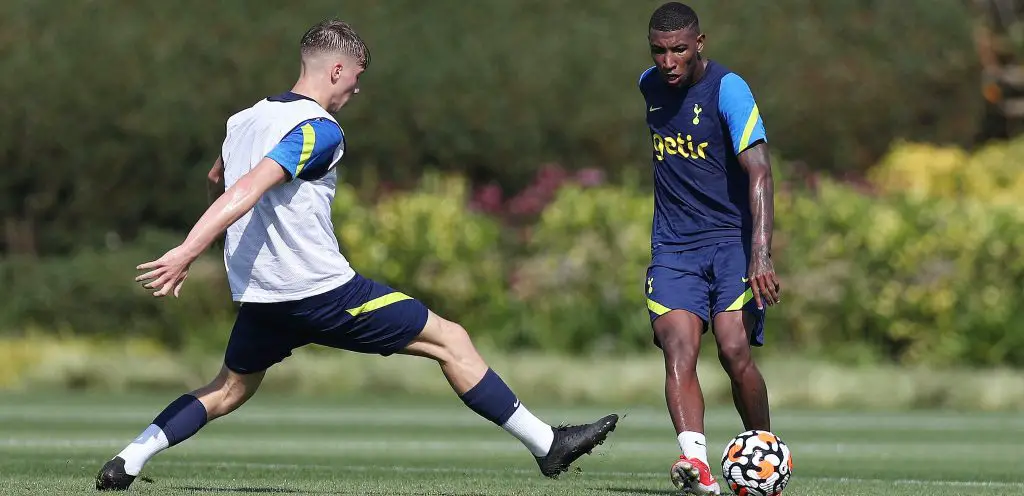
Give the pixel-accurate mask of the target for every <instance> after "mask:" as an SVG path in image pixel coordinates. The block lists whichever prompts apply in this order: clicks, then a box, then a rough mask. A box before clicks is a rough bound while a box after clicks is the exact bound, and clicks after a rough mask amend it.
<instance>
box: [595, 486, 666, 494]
mask: <svg viewBox="0 0 1024 496" xmlns="http://www.w3.org/2000/svg"><path fill="white" fill-rule="evenodd" d="M600 489H601V490H602V491H608V492H610V493H623V494H672V495H678V494H679V491H672V490H668V489H637V488H635V487H602V488H600Z"/></svg>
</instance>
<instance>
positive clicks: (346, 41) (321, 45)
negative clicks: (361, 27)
mask: <svg viewBox="0 0 1024 496" xmlns="http://www.w3.org/2000/svg"><path fill="white" fill-rule="evenodd" d="M299 45H300V46H301V48H302V55H303V56H306V55H314V54H318V53H323V52H341V53H343V54H345V55H348V56H350V57H352V58H354V59H356V61H358V63H359V65H360V67H362V68H363V69H366V67H367V66H368V65H370V50H369V49H368V48H366V43H363V40H362V38H360V37H359V35H358V34H356V31H355V30H354V29H352V26H350V25H349V24H348V23H347V22H345V21H342V20H340V19H325V20H323V21H321V22H320V23H318V24H317V25H316V26H313V27H311V28H309V31H306V34H304V35H302V41H301V42H299Z"/></svg>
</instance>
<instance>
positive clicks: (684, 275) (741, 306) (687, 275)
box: [644, 241, 764, 346]
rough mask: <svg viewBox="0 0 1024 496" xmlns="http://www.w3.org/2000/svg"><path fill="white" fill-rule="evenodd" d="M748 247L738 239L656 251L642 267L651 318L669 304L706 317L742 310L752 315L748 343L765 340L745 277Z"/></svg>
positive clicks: (760, 315)
mask: <svg viewBox="0 0 1024 496" xmlns="http://www.w3.org/2000/svg"><path fill="white" fill-rule="evenodd" d="M749 261H750V252H749V250H747V249H746V248H745V246H744V244H743V243H740V242H739V241H735V242H728V243H722V244H717V245H712V246H705V247H702V248H696V249H693V250H686V251H678V252H665V253H659V254H657V255H655V256H654V257H653V259H652V260H651V265H650V267H648V269H647V284H646V287H645V288H644V292H645V293H646V294H647V311H648V313H649V314H650V317H651V322H653V321H654V320H655V319H657V318H658V317H660V316H662V315H664V314H666V313H668V312H669V311H671V310H686V311H688V312H690V313H692V314H694V315H696V316H698V317H700V318H701V320H703V321H704V332H707V330H708V322H709V321H710V320H712V319H713V318H714V316H715V315H718V314H719V313H721V312H729V311H734V310H746V311H748V312H750V313H751V314H752V315H753V316H754V317H755V318H756V324H755V327H754V329H753V332H752V333H751V336H750V344H752V345H754V346H761V345H763V344H764V310H758V308H757V303H756V302H755V301H754V293H753V290H752V289H750V284H749V283H748V282H747V266H748V264H749Z"/></svg>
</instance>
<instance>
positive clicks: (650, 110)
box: [647, 107, 661, 112]
mask: <svg viewBox="0 0 1024 496" xmlns="http://www.w3.org/2000/svg"><path fill="white" fill-rule="evenodd" d="M655 110H661V107H651V108H649V109H647V111H648V112H654V111H655Z"/></svg>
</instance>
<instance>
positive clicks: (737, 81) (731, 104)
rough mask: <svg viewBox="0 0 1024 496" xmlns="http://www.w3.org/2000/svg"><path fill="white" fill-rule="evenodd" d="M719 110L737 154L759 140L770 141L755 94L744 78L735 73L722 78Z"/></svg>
mask: <svg viewBox="0 0 1024 496" xmlns="http://www.w3.org/2000/svg"><path fill="white" fill-rule="evenodd" d="M718 112H719V113H720V114H721V116H722V119H723V120H724V121H725V123H726V126H728V128H729V136H730V137H731V138H732V146H733V151H734V152H735V153H736V155H739V154H740V152H742V151H743V150H746V149H747V148H750V146H751V145H753V144H756V143H757V142H758V141H765V142H767V141H768V137H767V136H766V135H765V132H764V122H763V121H762V120H761V113H760V112H759V111H758V110H757V103H755V102H754V95H753V94H751V93H750V87H749V86H747V83H746V81H744V80H743V78H741V77H739V76H737V75H736V74H734V73H729V74H726V76H725V77H724V78H722V85H721V87H720V89H719V93H718Z"/></svg>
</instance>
